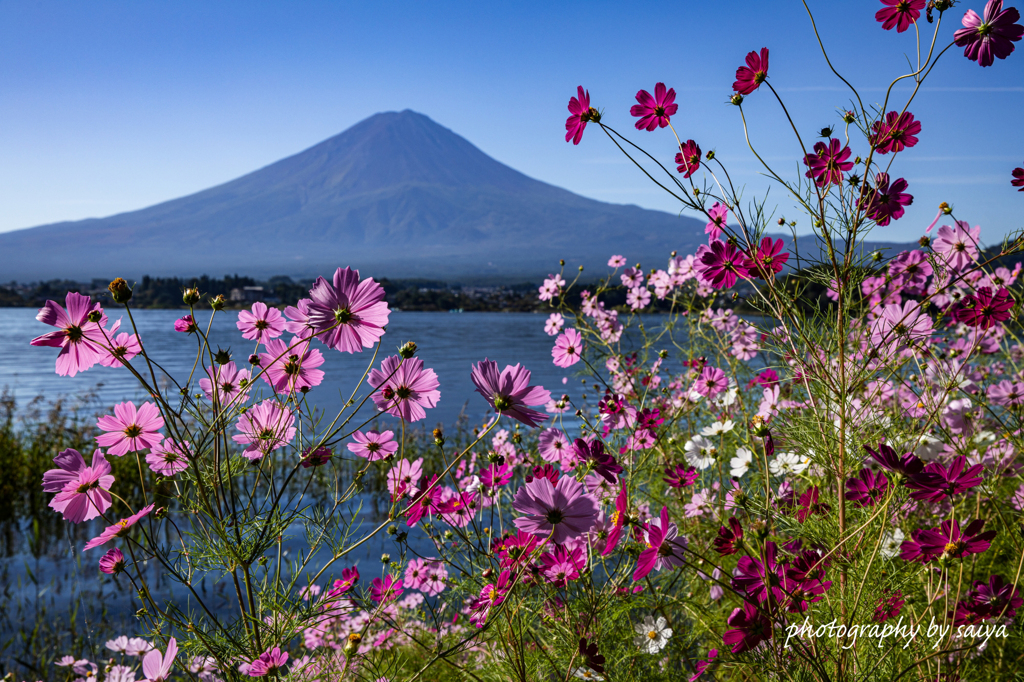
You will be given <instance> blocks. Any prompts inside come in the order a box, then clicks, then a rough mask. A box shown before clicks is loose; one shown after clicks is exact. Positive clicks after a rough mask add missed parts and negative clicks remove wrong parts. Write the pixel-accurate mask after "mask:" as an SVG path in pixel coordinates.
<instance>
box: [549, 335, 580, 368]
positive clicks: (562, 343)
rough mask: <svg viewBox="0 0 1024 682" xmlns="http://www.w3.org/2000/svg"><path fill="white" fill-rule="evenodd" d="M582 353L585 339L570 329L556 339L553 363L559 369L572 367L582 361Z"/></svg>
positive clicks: (552, 350)
mask: <svg viewBox="0 0 1024 682" xmlns="http://www.w3.org/2000/svg"><path fill="white" fill-rule="evenodd" d="M582 353H583V337H582V336H581V335H580V333H579V332H578V331H576V330H575V329H573V328H572V327H569V328H568V329H566V330H565V331H564V332H562V333H561V334H559V335H558V338H557V339H555V346H554V348H552V349H551V357H552V358H553V359H552V362H554V363H555V365H556V366H558V367H572V366H573V365H575V364H576V363H577V362H579V361H580V357H581V355H582Z"/></svg>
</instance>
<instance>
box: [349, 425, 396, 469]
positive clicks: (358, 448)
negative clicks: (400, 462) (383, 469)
mask: <svg viewBox="0 0 1024 682" xmlns="http://www.w3.org/2000/svg"><path fill="white" fill-rule="evenodd" d="M352 440H354V441H355V443H349V444H348V449H349V451H350V452H354V453H355V454H356V455H358V456H359V457H365V458H366V459H368V460H370V461H371V462H375V461H377V460H378V459H387V458H388V457H390V456H391V455H393V454H395V453H396V452H398V442H397V441H395V432H394V431H382V432H379V433H378V432H377V431H367V432H366V433H363V432H362V431H356V432H355V433H353V434H352Z"/></svg>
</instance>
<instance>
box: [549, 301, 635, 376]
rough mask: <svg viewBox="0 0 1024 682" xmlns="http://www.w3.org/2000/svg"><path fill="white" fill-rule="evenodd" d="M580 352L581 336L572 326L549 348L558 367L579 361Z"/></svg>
mask: <svg viewBox="0 0 1024 682" xmlns="http://www.w3.org/2000/svg"><path fill="white" fill-rule="evenodd" d="M649 298H650V294H648V299H649ZM582 354H583V336H582V335H581V334H580V333H579V332H578V331H576V330H575V329H573V328H572V327H569V328H568V329H566V330H565V331H564V332H562V333H561V334H559V335H558V338H557V339H555V346H554V348H552V349H551V357H552V362H554V363H555V365H556V366H558V367H572V366H573V365H575V364H576V363H577V362H579V361H580V357H581V356H582Z"/></svg>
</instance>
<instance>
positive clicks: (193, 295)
mask: <svg viewBox="0 0 1024 682" xmlns="http://www.w3.org/2000/svg"><path fill="white" fill-rule="evenodd" d="M181 300H182V301H184V303H185V305H195V304H196V303H198V302H199V289H196V288H195V287H189V288H187V289H185V291H183V292H182V293H181Z"/></svg>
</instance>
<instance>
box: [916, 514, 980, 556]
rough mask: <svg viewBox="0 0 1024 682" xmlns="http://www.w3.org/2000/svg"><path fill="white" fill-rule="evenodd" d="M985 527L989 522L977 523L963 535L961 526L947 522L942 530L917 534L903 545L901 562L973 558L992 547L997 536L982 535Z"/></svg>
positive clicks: (933, 529)
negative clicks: (974, 555)
mask: <svg viewBox="0 0 1024 682" xmlns="http://www.w3.org/2000/svg"><path fill="white" fill-rule="evenodd" d="M984 527H985V520H984V519H976V520H974V521H972V522H971V523H970V525H968V526H967V527H966V528H964V529H963V532H961V531H960V524H958V523H957V522H956V521H955V520H953V521H950V520H948V519H947V520H946V521H943V522H942V523H941V524H939V527H938V528H932V529H930V530H915V531H914V532H913V533H911V534H910V535H911V538H912V539H910V540H904V541H903V544H902V545H901V549H902V550H903V553H902V554H900V558H901V559H903V560H904V561H917V562H920V563H922V564H926V563H928V562H930V561H933V560H935V559H938V558H940V557H946V558H949V559H962V558H963V557H965V556H968V555H970V554H981V553H982V552H984V551H985V550H986V549H988V548H989V547H991V546H992V538H994V537H995V536H996V531H994V530H990V531H987V532H985V533H982V532H981V529H982V528H984Z"/></svg>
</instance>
